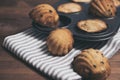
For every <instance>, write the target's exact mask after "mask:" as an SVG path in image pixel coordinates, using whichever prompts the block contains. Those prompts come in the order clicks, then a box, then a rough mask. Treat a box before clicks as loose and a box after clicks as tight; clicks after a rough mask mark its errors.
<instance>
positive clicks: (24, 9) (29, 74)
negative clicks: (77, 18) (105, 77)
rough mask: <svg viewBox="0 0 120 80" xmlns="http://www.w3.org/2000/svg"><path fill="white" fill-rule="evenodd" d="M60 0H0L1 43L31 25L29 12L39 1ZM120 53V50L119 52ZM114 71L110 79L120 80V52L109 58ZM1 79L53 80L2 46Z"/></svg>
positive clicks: (50, 0)
mask: <svg viewBox="0 0 120 80" xmlns="http://www.w3.org/2000/svg"><path fill="white" fill-rule="evenodd" d="M57 1H58V0H0V45H2V42H3V40H4V38H5V37H6V36H8V35H11V34H15V33H18V32H21V31H23V30H26V29H27V28H29V27H31V20H30V19H29V16H28V13H29V11H30V10H31V8H32V7H34V6H36V5H37V4H39V3H49V4H54V3H55V2H57ZM118 53H120V52H118ZM109 61H110V62H111V67H112V73H111V76H110V77H109V80H120V54H116V55H115V56H114V57H113V58H111V59H110V60H109ZM0 80H52V79H51V78H50V77H48V76H46V75H44V74H42V73H40V72H37V71H36V70H35V69H34V68H32V67H31V66H30V65H28V64H27V63H25V62H23V61H22V60H20V59H19V58H17V57H16V56H15V55H12V54H11V53H10V52H9V51H7V50H5V49H4V48H2V47H0Z"/></svg>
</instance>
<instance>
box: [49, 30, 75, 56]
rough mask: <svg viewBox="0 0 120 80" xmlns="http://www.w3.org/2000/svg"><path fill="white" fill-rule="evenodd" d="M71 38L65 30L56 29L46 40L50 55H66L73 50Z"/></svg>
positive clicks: (70, 34)
mask: <svg viewBox="0 0 120 80" xmlns="http://www.w3.org/2000/svg"><path fill="white" fill-rule="evenodd" d="M73 42H74V40H73V36H72V33H71V31H70V30H68V29H66V28H61V29H56V30H54V31H52V32H51V33H50V35H49V36H48V38H47V46H48V50H49V51H50V52H51V54H52V55H55V56H62V55H66V54H67V53H68V52H69V51H70V50H71V49H72V48H73Z"/></svg>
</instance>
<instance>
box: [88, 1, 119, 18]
mask: <svg viewBox="0 0 120 80" xmlns="http://www.w3.org/2000/svg"><path fill="white" fill-rule="evenodd" d="M116 11H117V10H116V6H115V4H114V2H113V0H93V1H92V2H91V4H90V12H91V13H92V14H93V15H96V16H99V17H107V18H110V17H114V16H115V15H116Z"/></svg>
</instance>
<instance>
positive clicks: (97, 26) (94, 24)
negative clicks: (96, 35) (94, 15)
mask: <svg viewBox="0 0 120 80" xmlns="http://www.w3.org/2000/svg"><path fill="white" fill-rule="evenodd" d="M77 26H78V28H79V29H81V30H83V31H86V32H100V31H102V30H104V29H106V28H107V25H106V23H105V22H104V21H102V20H99V19H88V20H82V21H79V22H78V24H77Z"/></svg>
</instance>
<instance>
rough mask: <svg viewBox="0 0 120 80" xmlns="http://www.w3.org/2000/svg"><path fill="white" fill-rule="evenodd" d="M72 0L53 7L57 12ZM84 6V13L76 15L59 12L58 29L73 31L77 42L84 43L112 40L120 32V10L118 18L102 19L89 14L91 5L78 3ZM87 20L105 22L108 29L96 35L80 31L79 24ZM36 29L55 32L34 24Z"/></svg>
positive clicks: (61, 1) (65, 0) (60, 1)
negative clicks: (59, 7) (63, 28)
mask: <svg viewBox="0 0 120 80" xmlns="http://www.w3.org/2000/svg"><path fill="white" fill-rule="evenodd" d="M68 2H70V0H59V1H58V2H57V3H56V4H55V5H53V7H54V8H55V9H56V10H57V7H58V6H59V5H61V4H64V3H68ZM77 4H80V5H81V6H82V11H80V12H76V13H69V14H66V13H61V12H58V14H59V15H60V24H59V27H58V28H61V27H65V28H68V29H69V30H71V32H72V33H73V36H74V38H75V39H77V40H84V41H104V40H108V39H111V38H112V37H113V36H114V35H115V34H116V33H117V31H118V29H119V26H120V8H117V13H116V16H115V17H113V18H100V17H97V16H94V15H93V14H91V13H90V12H89V7H90V4H86V3H77ZM87 19H100V20H103V21H104V22H105V23H106V24H107V29H105V30H103V31H100V32H95V33H89V32H85V31H82V30H80V29H79V28H78V27H77V23H78V22H79V21H82V20H87ZM33 26H34V27H37V28H38V29H39V30H40V31H43V32H46V33H48V32H51V31H52V30H54V29H53V28H47V27H46V28H43V27H41V26H40V25H37V24H33Z"/></svg>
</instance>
